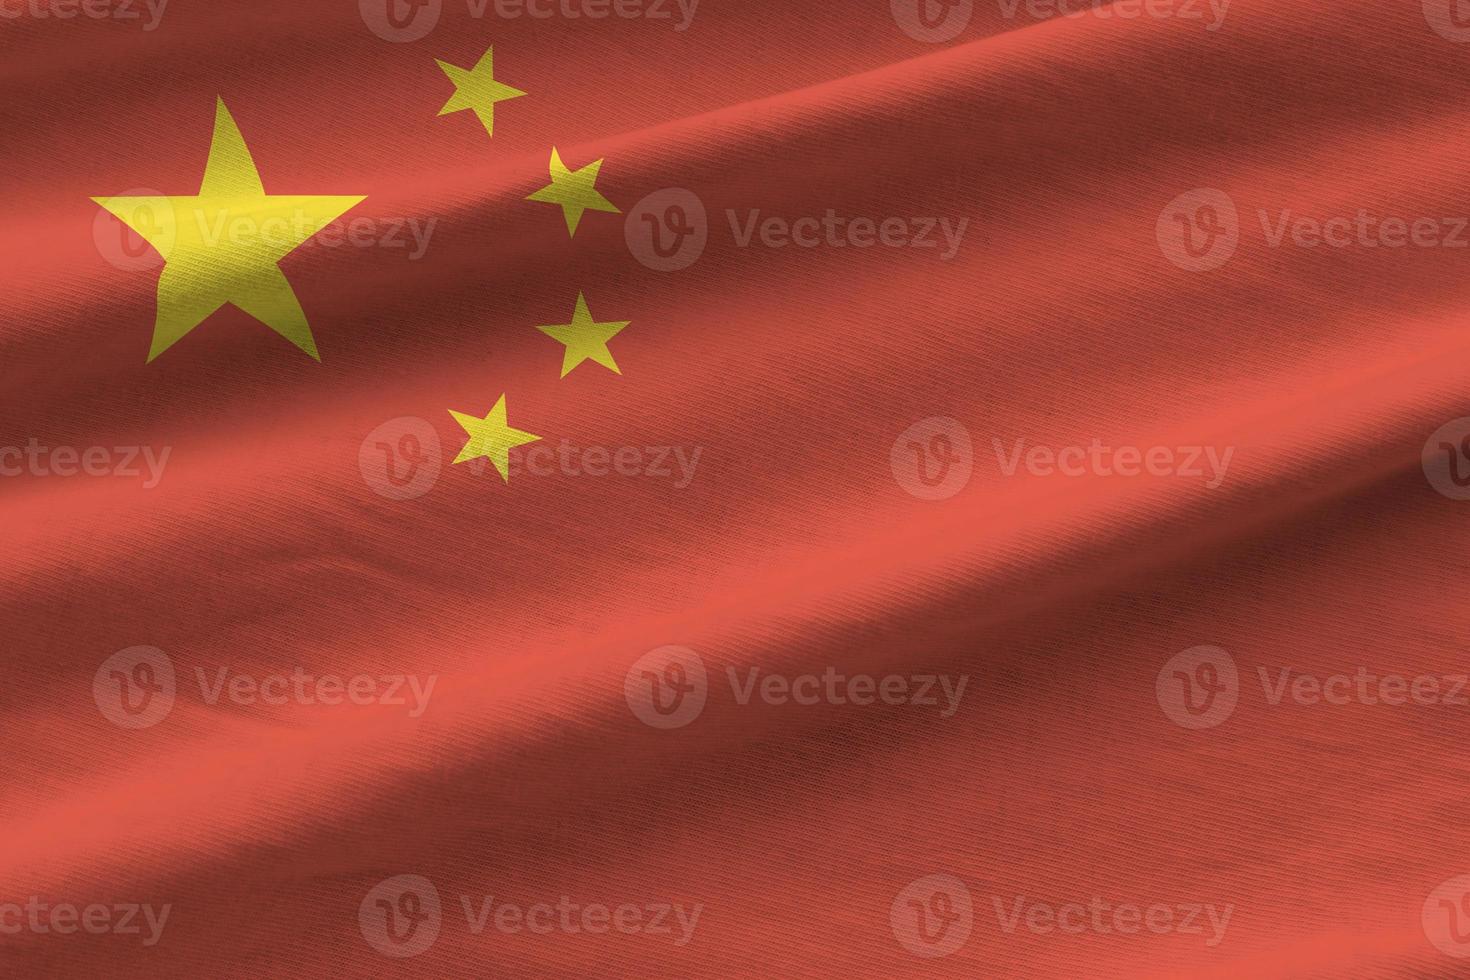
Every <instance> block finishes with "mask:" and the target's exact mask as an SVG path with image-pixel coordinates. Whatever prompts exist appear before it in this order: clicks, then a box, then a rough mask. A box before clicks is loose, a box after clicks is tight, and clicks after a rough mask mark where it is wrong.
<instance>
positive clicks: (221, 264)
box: [92, 99, 364, 361]
mask: <svg viewBox="0 0 1470 980" xmlns="http://www.w3.org/2000/svg"><path fill="white" fill-rule="evenodd" d="M92 200H94V201H96V202H97V203H98V204H100V205H101V206H102V207H103V208H105V209H107V210H108V211H110V212H112V214H113V215H115V216H116V217H117V219H118V220H119V221H122V222H123V223H124V224H126V225H128V226H129V227H130V228H132V229H133V230H134V231H136V232H137V233H138V234H139V235H141V236H143V237H144V238H145V239H146V240H147V241H148V243H149V244H150V245H152V246H153V247H154V248H155V249H156V250H157V251H158V253H159V254H160V255H162V256H163V259H164V263H165V264H164V267H163V273H162V274H161V275H160V276H159V279H158V316H157V319H156V320H155V321H154V326H153V344H152V346H151V347H150V348H149V351H148V360H149V361H152V360H153V359H154V358H155V357H157V356H158V355H159V354H162V353H163V352H164V351H166V350H168V349H169V348H170V347H172V346H173V345H174V344H175V343H177V342H178V341H179V339H180V338H182V337H183V336H184V335H185V334H187V333H188V332H189V331H190V330H193V329H194V328H195V327H197V326H198V325H199V324H201V323H203V322H204V321H205V320H206V319H207V318H208V317H209V316H210V315H211V314H213V313H214V312H215V311H216V310H218V309H219V308H220V307H222V306H224V305H225V304H227V303H233V304H234V305H235V306H238V307H239V308H240V309H242V310H244V311H245V312H246V313H249V314H250V315H251V316H253V317H255V318H256V319H257V320H260V321H261V322H262V323H264V324H265V325H266V326H268V327H270V328H271V329H272V330H274V331H275V332H276V333H278V334H280V335H281V336H282V337H285V338H286V339H287V340H289V341H291V343H293V344H295V345H296V346H297V347H299V348H301V349H302V350H303V351H305V352H306V353H308V354H310V355H311V356H312V357H313V358H315V359H316V360H318V361H320V360H321V356H320V355H319V354H318V353H317V349H316V341H314V340H313V339H312V336H311V328H310V327H309V326H308V325H307V322H306V314H305V313H304V312H302V309H301V304H300V302H298V301H297V299H296V293H295V292H294V291H293V290H292V289H291V284H290V283H289V282H287V281H286V276H285V274H284V273H282V272H281V269H280V267H279V266H278V265H277V263H278V262H280V260H281V259H283V258H285V257H286V256H287V255H289V254H290V253H291V252H293V251H295V250H296V248H297V247H298V246H299V245H301V244H302V243H303V242H305V241H306V240H307V239H309V238H311V237H312V236H313V235H315V234H316V233H317V232H319V231H321V230H322V229H323V228H325V227H326V226H327V225H328V224H330V223H331V222H333V221H335V220H336V219H337V218H339V217H340V216H341V215H342V214H344V213H345V212H347V211H349V210H350V209H352V208H354V207H356V206H357V205H358V204H360V203H361V202H362V201H363V200H364V198H361V197H321V196H312V197H305V196H300V197H288V196H279V195H267V194H266V192H265V188H264V187H263V186H262V185H261V182H260V172H259V171H258V170H256V168H255V161H254V160H253V159H252V158H251V156H250V150H249V148H248V147H246V145H245V139H244V137H242V136H241V135H240V128H239V127H238V126H236V125H235V120H234V119H233V118H232V117H231V116H230V110H228V109H226V108H225V103H224V100H223V99H220V100H218V101H217V102H216V104H215V115H214V137H213V139H212V140H211V143H210V147H209V160H208V162H207V163H205V165H204V181H203V186H201V187H200V189H199V194H198V195H197V196H194V197H112V198H102V197H95V198H93V199H92Z"/></svg>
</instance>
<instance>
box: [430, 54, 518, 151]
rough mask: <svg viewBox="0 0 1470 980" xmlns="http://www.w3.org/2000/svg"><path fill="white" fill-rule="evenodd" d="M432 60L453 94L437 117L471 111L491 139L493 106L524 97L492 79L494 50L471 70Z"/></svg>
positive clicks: (493, 120)
mask: <svg viewBox="0 0 1470 980" xmlns="http://www.w3.org/2000/svg"><path fill="white" fill-rule="evenodd" d="M434 61H435V62H436V63H437V64H438V65H439V67H440V68H442V69H444V74H446V75H448V76H449V80H450V81H451V82H453V83H454V95H452V96H450V99H449V101H448V102H447V103H445V105H444V108H442V109H440V110H439V115H441V116H447V115H449V114H451V113H455V112H463V111H464V110H466V109H470V110H473V112H474V113H475V115H476V116H479V117H480V122H482V123H484V124H485V132H487V133H489V134H490V135H491V136H494V135H495V103H497V102H504V101H506V100H507V99H518V98H520V97H521V96H523V95H525V94H526V93H525V92H522V91H521V90H520V89H518V88H511V87H510V86H509V85H505V84H502V83H501V82H497V81H496V80H495V49H494V48H490V49H489V50H488V51H486V52H485V56H484V57H483V58H481V59H480V63H479V64H477V65H475V67H473V68H458V67H456V66H454V65H451V64H449V63H448V62H447V61H439V59H438V58H435V59H434Z"/></svg>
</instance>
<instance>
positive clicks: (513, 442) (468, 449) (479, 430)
mask: <svg viewBox="0 0 1470 980" xmlns="http://www.w3.org/2000/svg"><path fill="white" fill-rule="evenodd" d="M449 414H450V415H453V416H454V421H456V422H458V423H459V425H460V428H462V429H464V430H465V431H466V432H468V433H469V435H470V441H469V442H467V443H465V446H464V448H463V449H461V450H460V451H459V457H458V458H457V459H455V462H456V463H466V462H469V461H470V460H472V459H479V458H480V457H481V456H487V457H489V459H490V462H492V463H494V464H495V468H496V469H497V470H499V471H500V478H501V479H502V480H504V481H505V482H506V483H509V482H510V451H511V450H512V449H514V448H515V447H516V446H524V445H525V444H526V443H528V442H540V441H541V437H540V436H533V435H531V433H529V432H522V431H521V430H520V429H512V428H511V427H510V426H509V425H508V424H507V422H506V418H505V396H504V395H501V396H500V401H498V402H496V403H495V407H494V408H492V409H490V414H489V415H487V416H485V417H484V418H483V419H479V418H475V416H473V415H462V414H460V413H459V412H456V411H454V410H453V409H450V411H449Z"/></svg>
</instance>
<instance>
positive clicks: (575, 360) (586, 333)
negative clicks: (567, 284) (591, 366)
mask: <svg viewBox="0 0 1470 980" xmlns="http://www.w3.org/2000/svg"><path fill="white" fill-rule="evenodd" d="M631 322H632V321H631V320H624V321H623V322H621V323H597V322H596V321H594V320H593V319H592V313H591V312H590V311H589V310H588V309H587V299H586V297H584V296H583V295H582V294H581V293H578V294H577V310H576V312H575V313H573V314H572V322H571V323H563V324H558V325H556V326H550V327H537V328H536V329H537V330H540V331H541V332H542V333H544V334H547V335H548V336H550V337H554V338H555V339H557V340H559V341H561V342H562V343H563V344H565V345H566V347H567V353H566V356H565V357H564V358H562V362H561V376H562V377H563V378H565V377H566V376H567V375H569V374H571V373H572V369H573V368H575V367H576V366H577V365H578V364H581V363H582V362H583V361H596V362H597V363H598V364H601V365H602V366H603V367H605V368H607V369H608V370H610V371H612V372H613V373H615V374H622V373H623V372H622V371H621V370H619V369H618V362H617V361H614V360H613V356H612V351H610V350H608V349H607V342H608V341H609V340H612V339H613V338H614V337H616V336H617V335H618V334H619V333H621V332H622V330H623V328H624V327H626V326H627V325H628V324H629V323H631Z"/></svg>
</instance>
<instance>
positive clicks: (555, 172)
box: [526, 147, 622, 235]
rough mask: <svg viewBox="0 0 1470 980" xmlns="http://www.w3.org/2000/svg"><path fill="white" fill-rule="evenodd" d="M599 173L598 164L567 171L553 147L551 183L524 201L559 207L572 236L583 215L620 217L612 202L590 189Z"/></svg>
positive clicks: (600, 163)
mask: <svg viewBox="0 0 1470 980" xmlns="http://www.w3.org/2000/svg"><path fill="white" fill-rule="evenodd" d="M601 169H602V161H601V160H598V161H597V162H596V163H589V164H588V165H587V166H585V167H583V168H582V169H581V170H568V169H567V165H566V164H564V163H562V162H561V154H560V153H558V152H557V151H556V147H552V148H551V183H550V184H547V185H546V186H545V187H543V188H541V189H540V190H539V191H537V192H536V193H534V194H532V195H531V196H530V197H528V198H526V200H528V201H543V202H545V203H547V204H560V205H561V209H562V213H563V214H564V215H565V216H566V219H567V231H568V232H570V233H571V234H573V235H575V234H576V233H577V225H578V224H580V223H581V221H582V212H584V211H611V212H612V213H613V214H622V212H621V211H619V210H618V209H617V207H616V206H614V205H613V202H611V201H609V200H608V199H607V198H605V197H603V196H602V195H601V194H600V193H598V190H597V188H596V187H594V186H593V185H594V184H596V183H597V172H598V171H599V170H601Z"/></svg>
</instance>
